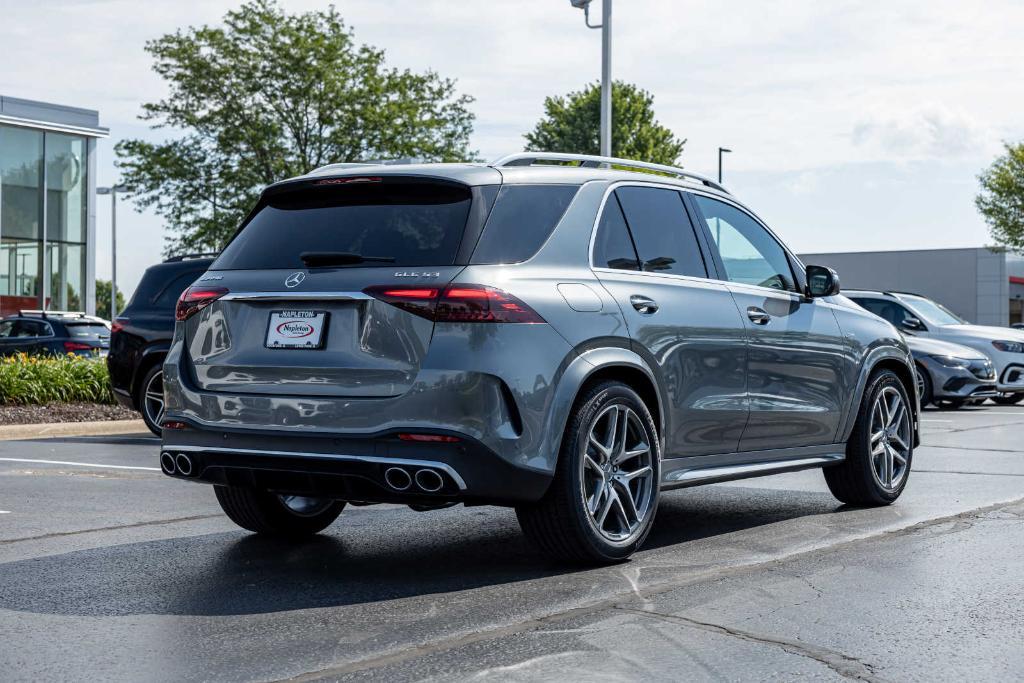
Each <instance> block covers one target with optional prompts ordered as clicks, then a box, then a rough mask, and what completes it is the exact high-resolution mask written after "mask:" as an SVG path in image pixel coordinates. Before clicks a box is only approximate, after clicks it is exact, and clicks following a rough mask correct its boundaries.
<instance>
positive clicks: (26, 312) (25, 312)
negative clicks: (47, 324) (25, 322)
mask: <svg viewBox="0 0 1024 683" xmlns="http://www.w3.org/2000/svg"><path fill="white" fill-rule="evenodd" d="M18 315H21V316H25V317H28V316H30V315H38V316H41V317H43V318H45V317H46V316H47V315H57V316H66V317H69V318H84V317H86V315H85V313H83V312H82V311H44V310H41V309H36V308H23V309H21V310H19V311H18Z"/></svg>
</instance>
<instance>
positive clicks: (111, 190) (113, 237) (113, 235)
mask: <svg viewBox="0 0 1024 683" xmlns="http://www.w3.org/2000/svg"><path fill="white" fill-rule="evenodd" d="M127 189H128V186H127V185H114V186H112V187H97V188H96V194H109V195H110V322H111V323H113V322H114V318H115V317H117V193H118V192H124V191H125V190H127Z"/></svg>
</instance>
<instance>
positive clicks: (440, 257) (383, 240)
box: [210, 179, 472, 270]
mask: <svg viewBox="0 0 1024 683" xmlns="http://www.w3.org/2000/svg"><path fill="white" fill-rule="evenodd" d="M471 202H472V195H471V194H470V190H469V188H468V187H467V186H465V185H460V184H457V183H439V182H423V181H420V182H415V181H404V180H401V179H399V180H398V181H395V180H391V179H385V180H384V181H382V182H367V183H353V184H351V185H322V186H305V187H302V188H298V189H295V190H292V191H286V192H282V193H279V194H275V195H271V196H270V197H269V199H268V200H266V201H265V202H264V203H263V205H262V206H261V207H260V208H259V209H258V211H257V212H256V214H255V215H254V216H253V217H252V219H251V220H250V221H249V222H248V223H247V224H246V225H244V226H243V227H242V229H241V231H240V232H239V233H238V234H236V235H235V238H234V239H233V240H232V241H231V242H230V243H229V244H228V246H227V247H225V248H224V251H223V252H222V253H221V255H220V257H218V258H217V260H216V261H215V262H214V263H213V265H212V266H210V268H211V269H213V270H249V269H264V268H295V269H301V268H305V264H304V263H303V262H302V259H301V258H300V257H299V255H300V254H302V253H303V252H347V253H353V254H359V255H360V256H366V257H370V256H375V257H378V258H388V259H389V260H388V261H386V262H369V263H361V264H359V266H362V267H367V266H386V267H394V266H427V265H436V266H443V265H451V264H453V263H454V262H455V255H456V252H457V251H458V249H459V244H460V243H461V241H462V235H463V232H464V230H465V227H466V219H467V217H468V215H469V208H470V204H471Z"/></svg>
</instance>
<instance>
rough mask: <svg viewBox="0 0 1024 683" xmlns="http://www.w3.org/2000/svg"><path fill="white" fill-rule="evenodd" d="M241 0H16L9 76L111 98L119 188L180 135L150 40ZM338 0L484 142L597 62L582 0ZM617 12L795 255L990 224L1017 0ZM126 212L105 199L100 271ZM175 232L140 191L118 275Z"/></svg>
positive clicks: (29, 89)
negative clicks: (453, 94)
mask: <svg viewBox="0 0 1024 683" xmlns="http://www.w3.org/2000/svg"><path fill="white" fill-rule="evenodd" d="M600 2H601V0H594V5H595V9H597V6H598V5H599V4H600ZM238 4H239V3H238V2H229V1H226V0H146V2H144V3H139V2H137V1H136V0H34V1H33V2H26V1H25V0H0V16H2V17H3V22H2V23H0V94H4V95H8V96H13V97H23V98H28V99H36V100H43V101H49V102H56V103H60V104H68V105H73V106H80V107H87V108H91V109H97V110H99V112H100V123H101V125H103V126H106V127H109V128H110V132H111V135H110V138H108V139H106V140H103V141H101V142H100V144H99V166H98V175H99V177H98V182H99V184H100V185H109V184H111V183H113V182H115V181H116V180H117V171H116V168H115V166H114V153H113V146H114V144H115V143H116V142H117V141H118V140H121V139H125V138H145V139H150V140H161V139H164V137H166V135H167V132H166V131H161V130H156V131H154V130H151V129H149V128H148V126H147V125H146V124H145V123H143V122H141V121H139V120H138V118H137V117H138V114H139V112H140V107H141V104H142V103H144V102H151V101H156V100H158V99H159V98H161V97H163V96H164V94H165V92H166V90H165V87H164V84H163V82H162V81H161V80H160V78H159V77H157V76H156V75H155V74H154V73H153V72H152V71H151V68H150V67H151V60H150V59H149V57H148V55H147V54H146V53H145V51H144V50H143V46H144V44H145V42H146V41H147V40H149V39H152V38H156V37H159V36H161V35H163V34H166V33H170V32H173V31H175V30H176V29H178V28H183V27H187V26H199V25H202V24H216V23H219V22H220V20H221V17H222V16H223V14H224V12H225V11H227V10H228V9H231V8H233V7H236V6H237V5H238ZM281 5H282V6H283V7H284V8H285V9H286V10H288V11H294V12H298V11H308V10H314V9H317V8H320V7H322V6H324V3H323V2H317V1H312V0H282V1H281ZM335 6H336V7H337V9H338V10H339V12H340V13H341V14H342V16H343V17H345V19H346V21H347V23H348V24H349V26H351V27H352V28H353V29H354V30H355V34H356V39H357V41H359V42H362V43H367V44H370V45H374V46H376V47H378V48H383V49H384V50H385V51H386V54H387V59H388V63H389V64H390V65H391V66H396V67H400V68H408V69H412V70H415V71H422V70H426V69H432V70H434V71H437V72H438V73H440V74H441V75H443V76H446V77H450V78H453V79H456V81H457V84H458V89H459V91H460V92H464V93H467V94H470V95H472V96H473V97H474V98H475V99H476V101H475V102H474V104H473V105H472V109H473V111H474V113H475V114H476V125H475V132H474V134H473V136H472V140H471V142H472V146H473V148H474V149H476V150H478V151H479V153H480V155H481V156H482V157H483V158H485V159H494V158H497V157H499V156H502V155H503V154H506V153H509V152H515V151H519V150H521V149H522V147H523V144H524V143H523V137H522V136H523V134H524V133H525V132H527V131H528V130H530V129H531V128H532V127H533V126H534V124H535V123H536V121H537V120H538V119H539V118H540V117H541V115H542V113H543V102H544V98H545V97H546V96H549V95H554V94H563V93H566V92H568V91H570V90H575V89H578V88H580V87H581V86H583V85H585V84H587V83H588V82H593V81H596V80H597V79H598V78H599V77H600V64H601V41H600V31H595V30H588V29H587V28H586V27H585V26H584V24H583V13H582V12H580V11H579V10H575V9H573V8H572V7H571V5H570V4H569V2H568V1H567V0H518V1H516V0H505V1H503V2H484V1H479V0H477V1H473V2H469V1H467V0H386V1H381V0H337V2H335ZM598 12H599V10H598ZM596 16H597V17H599V16H600V15H599V13H597V14H596ZM612 23H613V32H612V33H613V36H612V55H613V57H612V70H613V75H614V77H615V78H616V79H622V80H626V81H630V82H633V83H636V84H637V85H639V86H640V87H642V88H644V89H646V90H648V91H650V92H651V93H652V94H653V96H654V106H655V111H656V114H657V117H658V119H659V120H660V122H661V123H662V124H663V125H665V126H668V127H669V128H670V129H672V130H673V131H674V132H675V133H676V134H677V135H678V136H679V137H682V138H686V139H687V142H686V146H685V149H684V152H683V155H682V157H681V162H682V164H683V165H684V166H685V167H686V168H687V169H689V170H692V171H696V172H700V173H705V174H707V175H715V174H716V173H717V149H718V147H719V146H721V147H727V148H730V149H732V150H733V153H732V154H729V155H727V156H726V157H725V184H726V185H727V186H728V187H729V189H730V191H732V192H733V193H734V194H735V195H736V196H737V197H738V198H740V199H741V200H742V201H743V202H744V203H746V204H747V205H748V206H750V207H751V208H752V209H753V210H754V211H755V212H756V213H757V214H758V215H759V216H760V217H761V218H763V219H764V220H765V221H766V222H767V223H768V224H769V225H770V226H772V227H773V228H774V229H775V230H776V232H778V233H779V234H780V235H781V236H782V237H783V239H784V240H785V241H786V242H787V243H788V244H789V245H790V247H791V248H793V249H794V250H795V251H797V252H798V253H801V252H826V251H873V250H889V249H926V248H943V247H966V246H982V245H985V244H987V243H989V238H988V232H987V229H986V227H985V224H984V222H983V221H982V220H981V218H980V217H979V216H978V214H977V212H976V210H975V208H974V204H973V198H974V195H975V193H976V191H977V174H978V173H979V172H980V171H981V169H983V168H984V167H985V166H986V165H987V164H988V163H990V162H991V160H992V159H993V158H994V156H995V155H997V154H998V153H999V152H1000V150H1001V146H1002V141H1006V140H1008V141H1019V140H1021V139H1024V116H1022V115H1021V112H1024V73H1022V70H1024V41H1022V40H1020V35H1019V29H1020V27H1021V26H1024V3H1021V2H1019V0H990V1H989V2H986V3H965V2H962V0H957V1H949V0H926V1H917V0H890V1H889V2H885V3H877V2H870V3H869V2H845V1H842V0H830V2H827V3H823V2H816V1H796V0H794V1H786V0H778V1H776V2H771V3H766V2H761V1H747V0H731V1H730V2H720V1H718V0H715V1H711V0H614V12H613V22H612ZM109 225H110V210H109V202H107V201H106V198H101V201H100V202H99V207H98V212H97V226H98V239H97V274H98V276H99V277H101V278H107V277H109V273H110V255H109V248H110V247H109V244H110V241H109ZM162 248H163V226H162V223H161V220H160V218H159V217H158V216H155V215H153V214H148V213H144V214H139V213H136V212H135V211H134V210H133V209H132V207H131V204H130V203H125V204H123V205H122V206H121V207H120V208H119V212H118V280H119V283H120V287H121V288H122V289H124V290H125V291H131V290H132V289H134V286H135V285H136V284H137V282H138V279H139V277H140V276H141V275H142V272H143V271H144V270H145V268H146V266H148V265H150V264H152V263H155V262H157V261H159V260H160V252H161V249H162Z"/></svg>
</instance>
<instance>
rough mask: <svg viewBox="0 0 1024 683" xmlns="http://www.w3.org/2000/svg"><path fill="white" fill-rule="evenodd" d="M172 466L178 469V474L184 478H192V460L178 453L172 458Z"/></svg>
mask: <svg viewBox="0 0 1024 683" xmlns="http://www.w3.org/2000/svg"><path fill="white" fill-rule="evenodd" d="M174 464H175V465H176V466H177V468H178V473H179V474H181V475H182V476H184V477H191V476H192V458H190V457H188V456H187V455H185V454H184V453H178V455H176V456H175V457H174Z"/></svg>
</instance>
